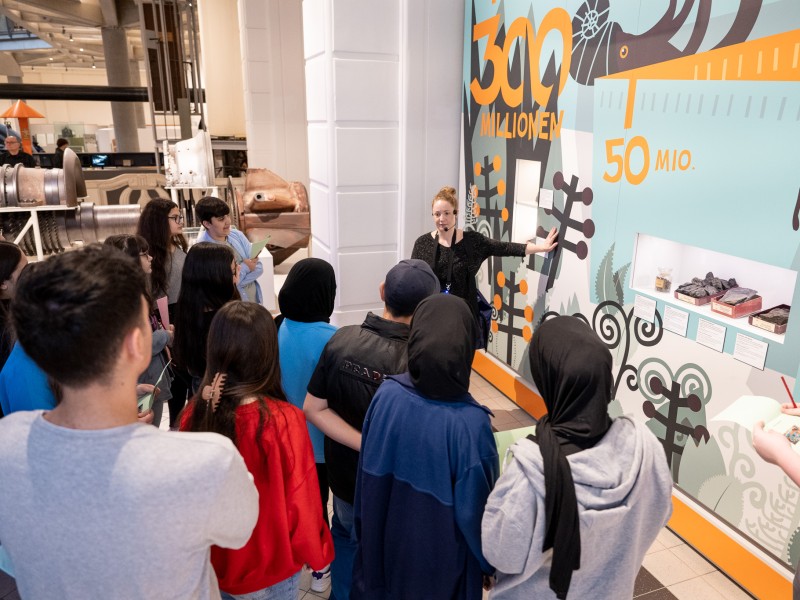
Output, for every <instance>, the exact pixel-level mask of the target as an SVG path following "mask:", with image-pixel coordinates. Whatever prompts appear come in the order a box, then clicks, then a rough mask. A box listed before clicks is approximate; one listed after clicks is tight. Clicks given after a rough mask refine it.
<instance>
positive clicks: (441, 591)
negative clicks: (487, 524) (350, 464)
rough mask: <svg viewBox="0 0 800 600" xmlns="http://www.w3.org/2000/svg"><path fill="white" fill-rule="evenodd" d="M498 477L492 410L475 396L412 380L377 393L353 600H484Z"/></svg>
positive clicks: (366, 444) (362, 479) (359, 489)
mask: <svg viewBox="0 0 800 600" xmlns="http://www.w3.org/2000/svg"><path fill="white" fill-rule="evenodd" d="M497 476H498V459H497V448H496V446H495V442H494V437H493V436H492V428H491V424H490V421H489V410H488V409H487V408H485V407H483V406H481V405H479V404H478V403H477V402H476V401H475V400H474V398H473V397H472V396H471V395H470V394H468V393H465V394H462V395H460V396H456V397H454V398H450V399H448V400H446V401H440V400H431V399H429V398H427V397H425V396H423V395H421V394H420V393H419V391H418V390H417V389H416V388H415V387H414V384H413V383H412V382H411V378H410V376H409V375H408V374H407V373H406V374H403V375H397V376H390V377H388V378H387V380H386V381H385V382H384V383H383V384H382V385H381V386H380V387H379V388H378V391H377V393H376V394H375V397H374V398H373V400H372V404H371V405H370V407H369V411H368V412H367V416H366V420H365V421H364V427H363V430H362V442H361V456H360V460H359V473H358V480H357V483H356V498H355V528H356V534H357V536H358V543H359V545H358V552H357V554H356V559H355V564H354V569H353V589H352V593H351V598H353V599H358V600H361V599H376V600H377V599H381V600H395V599H400V598H402V599H408V600H412V599H413V600H419V599H420V598H459V599H465V600H472V599H475V600H480V598H481V597H482V587H481V584H482V577H481V575H482V573H492V572H493V571H494V570H493V568H492V567H491V566H490V565H489V563H488V562H487V561H486V559H485V558H484V557H483V555H482V553H481V540H480V533H481V517H482V515H483V510H484V506H485V504H486V499H487V498H488V496H489V493H490V492H491V490H492V487H493V486H494V482H495V480H496V479H497Z"/></svg>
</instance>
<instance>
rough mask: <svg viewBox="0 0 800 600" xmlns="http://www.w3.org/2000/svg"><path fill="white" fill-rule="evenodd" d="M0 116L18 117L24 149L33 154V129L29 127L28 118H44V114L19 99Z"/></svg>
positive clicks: (6, 117)
mask: <svg viewBox="0 0 800 600" xmlns="http://www.w3.org/2000/svg"><path fill="white" fill-rule="evenodd" d="M0 117H2V118H5V119H17V121H19V131H20V134H21V135H22V139H21V140H20V141H21V142H22V149H23V150H24V151H25V152H27V153H28V154H31V152H32V146H31V130H30V128H29V127H28V119H44V115H42V114H39V113H38V112H37V111H35V110H34V109H32V108H31V107H30V106H28V105H27V104H25V103H24V102H23V101H22V100H17V101H16V102H15V103H14V106H12V107H11V108H9V109H8V110H7V111H6V112H4V113H3V114H2V115H0Z"/></svg>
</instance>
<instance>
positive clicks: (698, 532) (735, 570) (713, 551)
mask: <svg viewBox="0 0 800 600" xmlns="http://www.w3.org/2000/svg"><path fill="white" fill-rule="evenodd" d="M667 525H668V526H669V528H670V529H672V530H673V531H674V532H675V533H677V534H678V535H679V536H681V537H682V538H683V539H684V540H686V542H687V543H688V544H689V545H691V546H693V547H694V548H695V549H696V550H697V551H698V552H700V554H702V555H703V556H705V557H706V558H707V559H708V560H710V561H711V562H712V563H714V564H715V565H716V566H717V567H718V568H719V569H720V570H721V571H724V572H725V573H726V574H727V575H728V576H729V577H731V578H732V579H733V580H734V581H736V583H738V584H739V585H741V586H742V587H743V588H745V589H746V590H747V591H748V592H750V593H751V594H753V595H754V596H755V597H756V598H762V599H770V598H775V599H776V600H777V599H779V598H780V599H786V598H791V597H792V582H791V581H787V580H786V578H785V577H784V576H783V575H781V574H780V573H778V572H777V571H775V570H774V569H773V568H772V567H770V566H769V565H767V564H766V563H764V562H763V561H762V560H761V559H760V558H758V557H757V556H754V555H753V554H750V552H748V551H747V550H746V549H745V548H744V547H743V546H741V545H740V544H738V543H737V542H736V541H735V540H732V539H731V538H729V537H728V536H727V535H725V533H723V532H722V531H720V530H719V529H717V528H716V527H715V526H714V525H713V524H712V523H710V522H709V521H708V520H706V519H705V518H704V517H703V516H702V515H701V514H699V513H697V512H695V510H694V509H693V508H690V507H689V506H688V505H687V504H685V503H684V502H683V501H681V500H680V499H678V498H676V497H675V496H673V497H672V518H671V519H670V520H669V523H667Z"/></svg>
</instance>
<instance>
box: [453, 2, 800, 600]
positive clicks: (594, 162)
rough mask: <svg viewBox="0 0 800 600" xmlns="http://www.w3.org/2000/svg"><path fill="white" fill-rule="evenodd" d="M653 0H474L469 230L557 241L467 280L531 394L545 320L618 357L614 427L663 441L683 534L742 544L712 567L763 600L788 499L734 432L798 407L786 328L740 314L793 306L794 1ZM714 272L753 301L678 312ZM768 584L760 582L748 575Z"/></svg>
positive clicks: (797, 24) (789, 511) (799, 53)
mask: <svg viewBox="0 0 800 600" xmlns="http://www.w3.org/2000/svg"><path fill="white" fill-rule="evenodd" d="M668 4H669V3H667V2H647V1H645V0H641V1H639V2H636V1H635V2H615V0H591V1H586V2H555V1H545V0H516V1H515V0H506V1H505V2H502V3H495V2H492V1H491V0H472V1H470V2H467V7H466V11H465V39H464V52H465V54H464V70H463V82H462V91H463V97H464V104H463V107H462V111H463V112H462V116H463V129H464V172H465V181H464V189H466V190H467V194H466V199H465V207H464V208H465V211H464V212H465V213H466V226H467V227H468V228H474V229H476V230H478V231H481V232H483V233H485V234H486V235H488V236H491V237H493V238H495V239H502V240H509V241H510V240H512V239H514V240H517V239H524V238H525V237H526V236H530V235H532V234H533V233H535V232H536V233H538V235H539V237H541V236H542V234H543V232H544V231H546V230H548V229H550V228H551V227H553V226H556V227H558V228H559V237H558V242H559V245H558V247H557V248H556V249H555V250H554V251H553V252H551V253H550V255H549V256H546V257H542V256H537V255H534V256H533V257H528V258H525V259H520V258H492V259H489V261H487V264H486V267H485V268H484V270H483V272H482V273H481V274H480V275H479V286H480V288H481V290H482V291H483V293H484V294H485V295H486V296H487V298H490V300H493V301H494V305H495V306H496V307H498V308H497V309H496V311H495V314H494V315H493V323H492V336H491V340H490V343H489V347H488V353H489V354H490V355H492V356H494V357H495V358H496V359H497V360H499V361H501V362H502V363H504V364H505V365H507V366H508V367H510V368H511V369H512V370H513V371H514V372H516V373H517V374H518V377H520V378H522V379H526V380H530V379H531V378H530V373H529V372H528V366H527V362H528V361H527V354H528V346H529V342H530V339H531V335H532V332H533V331H534V330H535V328H536V327H537V326H538V325H539V324H540V323H541V322H542V320H543V319H547V318H551V317H552V316H554V315H577V316H579V317H580V318H582V319H583V320H585V321H586V322H587V324H588V326H590V327H592V328H593V329H594V330H595V332H596V333H597V334H598V336H599V337H600V338H601V339H602V340H603V341H604V342H605V343H606V344H607V346H608V347H609V348H610V349H611V351H612V354H613V355H614V361H615V364H614V369H615V373H614V376H615V385H614V400H613V402H612V405H611V407H610V408H611V411H612V413H613V414H615V415H619V414H629V415H632V416H634V417H635V418H637V419H639V420H641V421H642V422H644V423H646V424H647V425H648V426H649V427H650V428H651V430H652V431H653V433H654V434H655V435H656V436H657V437H658V438H659V440H660V441H661V442H662V444H663V446H664V449H665V453H666V455H667V460H668V462H669V464H670V467H671V469H672V473H673V477H674V480H675V484H676V487H677V488H678V489H680V490H681V493H682V494H683V496H682V501H681V504H680V506H681V507H682V509H681V510H680V511H676V517H675V519H674V520H673V523H672V524H673V526H674V527H675V529H676V530H677V531H678V533H679V534H682V535H684V536H685V537H687V538H690V537H692V535H691V533H692V528H695V529H696V527H695V526H694V525H692V524H691V523H692V521H691V519H689V518H687V517H686V516H685V515H687V514H689V513H692V511H694V512H693V513H692V514H696V515H697V516H698V517H699V518H703V519H705V520H706V521H708V522H709V523H711V524H712V525H711V526H712V527H713V528H714V530H715V531H719V532H720V539H723V540H728V541H729V542H730V543H731V544H733V545H743V547H744V549H745V555H746V556H748V557H751V558H752V560H753V561H756V562H754V563H753V565H750V566H749V567H748V565H746V564H741V563H739V566H738V567H737V562H736V561H727V558H725V557H729V556H737V557H739V556H740V555H739V554H737V553H736V552H721V553H720V552H717V556H718V562H719V563H721V564H720V566H721V567H722V568H723V569H725V570H726V571H727V572H728V574H729V575H730V576H731V577H733V578H734V579H737V580H738V581H740V583H742V584H743V585H745V586H746V587H747V588H748V589H749V590H750V591H751V592H753V593H754V594H756V595H757V596H759V597H772V596H774V595H780V594H784V593H785V591H786V590H787V589H788V587H787V586H789V578H790V576H791V572H792V570H794V568H795V567H796V565H797V562H798V560H800V492H799V491H798V490H797V488H796V486H794V485H793V484H792V483H791V482H790V481H789V480H788V479H786V478H785V477H784V475H783V474H782V473H781V472H780V471H779V470H778V469H776V468H775V467H772V466H770V465H767V464H766V463H764V462H763V461H761V460H760V459H759V458H758V456H757V455H756V454H755V452H754V450H753V449H752V444H751V439H750V429H751V426H752V424H751V423H748V422H747V418H749V417H747V418H746V417H745V416H744V415H750V414H751V413H750V412H748V410H747V409H750V408H752V406H753V403H752V402H751V401H750V400H749V398H751V397H754V396H761V397H769V398H772V399H774V400H775V401H776V402H786V401H788V395H787V387H788V390H789V391H790V392H791V393H793V394H794V395H795V396H797V390H796V389H795V388H796V381H797V377H798V367H799V366H800V317H794V318H792V317H791V316H790V318H789V320H788V325H787V327H786V330H785V332H783V333H780V332H778V331H777V330H776V331H775V332H767V331H765V330H763V329H759V327H757V326H753V325H751V323H750V319H749V315H750V313H753V312H756V311H757V310H767V309H771V308H773V307H775V306H777V305H793V304H794V303H795V302H796V301H797V299H798V281H797V270H798V268H799V267H800V215H799V214H798V211H800V170H798V169H797V164H796V154H797V153H796V150H795V148H794V146H795V144H796V140H797V139H798V137H799V135H800V83H798V81H799V80H800V29H799V28H800V5H799V4H798V3H797V2H791V1H788V0H776V1H773V2H769V1H765V2H758V3H745V2H742V3H732V4H726V5H725V6H722V5H720V4H717V3H715V4H713V6H711V7H710V10H709V11H697V10H691V5H692V4H693V3H692V2H687V3H684V4H685V5H684V6H683V7H682V8H680V9H679V10H678V9H676V12H675V14H672V13H671V12H670V9H669V6H668ZM661 269H663V270H665V272H668V273H669V279H670V289H669V291H666V290H663V288H662V290H660V291H656V278H657V277H658V276H659V275H660V274H662V273H660V272H659V271H660V270H661ZM668 269H672V270H671V271H667V270H668ZM715 269H718V271H717V270H715ZM709 271H713V272H714V275H716V276H718V277H722V278H724V279H725V280H726V282H727V280H728V279H729V278H736V283H737V284H739V285H741V286H747V287H749V288H752V289H753V290H754V291H753V292H751V293H750V295H751V296H754V298H752V299H749V300H745V301H744V302H743V303H741V305H738V306H737V307H731V306H732V305H728V306H725V305H719V306H718V305H717V304H716V303H715V304H714V305H713V306H712V303H710V302H709V304H708V305H704V304H702V303H700V302H698V303H696V304H695V303H694V302H693V303H692V304H689V303H686V302H684V301H683V300H680V299H678V298H676V297H675V295H674V292H675V289H676V288H677V286H679V285H681V284H684V283H688V282H690V281H691V280H692V279H693V278H695V277H696V278H698V279H699V280H702V279H704V278H706V275H707V274H708V272H709ZM695 283H697V282H695ZM708 283H709V284H710V283H717V284H719V285H722V284H721V282H719V281H716V282H713V281H709V282H708ZM701 287H702V286H701ZM684 289H686V288H684ZM693 289H694V292H692V293H697V294H700V293H701V292H699V291H697V290H696V289H695V288H693ZM711 291H714V290H713V287H712V288H711ZM719 291H720V293H719V294H715V295H717V296H719V295H721V292H725V291H726V290H724V289H722V288H720V290H719ZM665 292H666V293H665ZM707 293H710V291H709V292H707ZM684 295H685V294H684ZM756 297H757V298H758V299H759V300H757V299H756ZM689 298H691V296H689ZM685 299H686V298H684V300H685ZM727 299H728V300H731V296H728V297H727ZM759 304H760V305H761V306H760V307H757V305H759ZM726 310H728V311H729V312H731V313H732V314H733V315H734V316H738V318H733V316H726V315H725V314H723V312H725V311H726ZM739 315H741V316H739ZM784 382H785V385H786V386H787V387H784ZM723 411H725V412H723ZM684 508H686V510H683V509H684ZM687 511H688V512H687ZM690 541H693V543H695V544H696V545H698V546H702V543H700V541H698V540H697V539H692V540H690ZM718 541H719V540H717V539H715V541H714V544H715V545H717V543H718ZM700 549H701V550H703V548H700ZM712 559H713V558H712ZM737 560H739V559H738V558H737ZM726 561H727V562H726ZM761 568H766V569H768V570H769V571H770V572H772V573H775V577H758V578H754V577H751V576H745V572H746V571H748V569H750V570H751V572H756V571H758V569H761ZM759 586H761V587H759Z"/></svg>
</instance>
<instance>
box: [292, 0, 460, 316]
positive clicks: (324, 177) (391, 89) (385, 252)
mask: <svg viewBox="0 0 800 600" xmlns="http://www.w3.org/2000/svg"><path fill="white" fill-rule="evenodd" d="M463 11H464V4H463V0H458V1H457V0H439V1H437V2H435V3H434V2H425V1H424V0H402V1H401V2H391V3H384V2H369V1H368V0H335V1H334V0H304V1H303V29H304V39H305V44H304V54H305V74H306V98H307V99H308V100H307V117H308V147H309V154H308V157H309V179H310V188H309V194H310V203H311V233H312V255H313V256H316V257H318V258H323V259H325V260H328V261H329V262H330V263H331V264H332V265H333V266H334V269H335V271H336V274H337V281H338V285H339V288H338V289H339V292H338V294H337V298H336V311H335V313H334V320H335V321H336V323H337V324H339V325H343V324H349V323H358V322H360V321H361V320H362V319H363V317H364V314H365V313H366V311H367V310H374V309H378V308H379V307H380V306H381V303H380V297H379V294H378V286H379V284H380V282H381V281H383V278H384V276H385V274H386V272H387V271H388V270H389V269H390V268H391V267H392V266H393V265H394V264H396V263H397V261H398V260H400V259H402V258H407V257H408V256H409V255H410V254H411V246H412V244H413V241H414V239H415V238H416V237H417V236H418V235H420V234H421V233H422V232H423V231H425V230H427V229H430V228H431V224H430V199H431V198H432V197H433V194H434V193H435V192H436V190H438V189H439V188H440V187H441V186H442V185H445V184H450V185H455V184H456V183H457V180H458V172H459V144H460V133H459V132H460V113H461V99H460V98H461V96H460V90H459V88H460V81H461V69H462V64H461V61H462V47H463V39H462V35H463V25H462V24H463V21H464V12H463Z"/></svg>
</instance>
